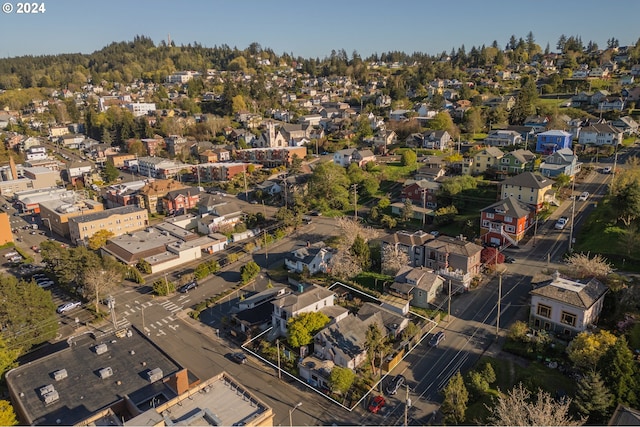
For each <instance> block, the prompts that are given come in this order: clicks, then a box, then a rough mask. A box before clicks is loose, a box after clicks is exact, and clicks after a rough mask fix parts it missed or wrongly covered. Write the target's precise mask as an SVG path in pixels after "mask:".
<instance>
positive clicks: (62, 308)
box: [56, 301, 82, 313]
mask: <svg viewBox="0 0 640 427" xmlns="http://www.w3.org/2000/svg"><path fill="white" fill-rule="evenodd" d="M81 305H82V303H81V302H80V301H73V302H67V303H65V304H62V305H60V306H58V309H57V310H56V311H57V312H58V313H65V312H67V311H70V310H73V309H74V308H76V307H80V306H81Z"/></svg>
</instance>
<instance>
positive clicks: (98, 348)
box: [95, 344, 108, 354]
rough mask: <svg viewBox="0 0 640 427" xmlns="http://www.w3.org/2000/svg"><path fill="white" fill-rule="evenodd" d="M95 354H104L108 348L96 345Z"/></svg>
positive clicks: (103, 345) (104, 345)
mask: <svg viewBox="0 0 640 427" xmlns="http://www.w3.org/2000/svg"><path fill="white" fill-rule="evenodd" d="M95 349H96V354H103V353H106V352H107V350H108V348H107V345H106V344H98V345H97V346H96V347H95Z"/></svg>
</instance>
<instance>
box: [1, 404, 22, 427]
mask: <svg viewBox="0 0 640 427" xmlns="http://www.w3.org/2000/svg"><path fill="white" fill-rule="evenodd" d="M0 425H3V426H15V425H18V419H17V418H16V413H15V411H14V410H13V406H11V402H9V401H8V400H0Z"/></svg>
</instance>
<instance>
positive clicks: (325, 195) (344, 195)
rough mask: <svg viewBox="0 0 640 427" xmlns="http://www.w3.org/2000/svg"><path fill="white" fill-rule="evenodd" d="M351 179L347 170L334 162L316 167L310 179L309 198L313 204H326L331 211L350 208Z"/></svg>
mask: <svg viewBox="0 0 640 427" xmlns="http://www.w3.org/2000/svg"><path fill="white" fill-rule="evenodd" d="M348 186H349V178H348V176H347V173H346V171H345V169H344V168H343V167H342V166H340V165H337V164H335V163H333V162H323V163H320V164H319V165H317V166H316V168H315V169H314V170H313V173H312V175H311V178H310V179H309V189H310V190H309V198H310V199H311V200H312V203H314V202H315V203H320V202H323V203H326V205H327V207H328V208H330V209H344V208H346V207H347V206H349V204H350V201H349V190H348Z"/></svg>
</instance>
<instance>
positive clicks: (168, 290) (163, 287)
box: [152, 276, 176, 297]
mask: <svg viewBox="0 0 640 427" xmlns="http://www.w3.org/2000/svg"><path fill="white" fill-rule="evenodd" d="M152 289H153V292H154V293H155V294H156V295H158V296H161V297H165V296H167V295H171V294H172V293H174V292H175V291H176V284H175V283H173V282H172V281H170V280H167V278H166V276H165V277H163V278H160V279H158V280H156V281H155V282H153V286H152Z"/></svg>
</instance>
